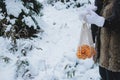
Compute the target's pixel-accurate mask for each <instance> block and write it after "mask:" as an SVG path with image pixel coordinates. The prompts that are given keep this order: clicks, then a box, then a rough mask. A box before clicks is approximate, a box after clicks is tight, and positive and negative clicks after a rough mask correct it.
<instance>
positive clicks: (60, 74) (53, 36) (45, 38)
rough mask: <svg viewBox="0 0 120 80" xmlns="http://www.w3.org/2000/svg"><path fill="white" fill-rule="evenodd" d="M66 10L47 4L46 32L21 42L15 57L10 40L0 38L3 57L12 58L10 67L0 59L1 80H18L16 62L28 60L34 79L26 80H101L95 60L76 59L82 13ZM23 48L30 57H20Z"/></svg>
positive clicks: (62, 6)
mask: <svg viewBox="0 0 120 80" xmlns="http://www.w3.org/2000/svg"><path fill="white" fill-rule="evenodd" d="M58 5H60V6H58ZM64 7H65V6H64V5H61V4H56V6H54V7H53V6H50V5H46V6H45V7H44V10H43V14H44V16H42V21H41V20H40V23H39V24H41V25H42V24H43V25H44V26H43V27H42V29H43V30H44V33H43V34H38V36H39V37H38V38H33V39H31V40H29V39H26V40H23V39H20V40H18V41H17V45H18V48H19V50H18V51H17V52H16V53H17V54H15V55H14V54H11V53H10V52H9V51H8V49H9V48H10V47H11V46H10V40H8V39H3V38H0V55H5V56H8V57H10V58H11V60H10V62H9V64H6V63H4V61H2V60H0V80H16V75H15V72H16V61H17V60H25V59H26V60H27V61H29V63H30V65H29V66H28V69H30V73H31V74H32V77H33V78H31V79H27V77H26V78H24V80H100V79H99V72H98V67H97V66H95V65H94V62H93V60H92V59H86V60H80V59H78V58H77V57H76V49H77V46H78V43H79V37H80V28H81V26H82V23H81V21H80V20H79V15H78V13H79V12H80V11H79V9H75V8H70V9H65V8H64ZM41 38H42V39H41ZM5 44H6V45H5ZM31 46H32V48H33V49H32V50H30V48H31ZM23 47H24V48H25V47H26V48H25V49H26V51H27V56H26V57H19V56H20V55H19V53H20V51H21V50H22V48H23ZM8 54H9V55H8ZM17 80H23V79H22V78H18V79H17Z"/></svg>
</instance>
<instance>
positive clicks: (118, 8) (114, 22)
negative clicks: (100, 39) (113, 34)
mask: <svg viewBox="0 0 120 80" xmlns="http://www.w3.org/2000/svg"><path fill="white" fill-rule="evenodd" d="M112 12H113V13H112V15H111V16H110V17H108V18H107V19H105V23H104V25H103V27H111V28H116V27H119V29H120V0H116V1H115V3H114V6H113V11H112Z"/></svg>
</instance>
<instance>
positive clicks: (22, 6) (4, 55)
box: [0, 0, 43, 80]
mask: <svg viewBox="0 0 120 80" xmlns="http://www.w3.org/2000/svg"><path fill="white" fill-rule="evenodd" d="M42 9H43V5H42V4H41V3H40V2H38V1H37V0H0V36H2V37H4V39H5V40H3V39H2V40H3V41H7V42H6V43H5V42H3V43H4V45H5V44H6V45H7V46H6V47H4V48H3V50H5V51H3V52H1V53H0V61H1V60H3V62H2V63H4V64H6V65H7V64H8V65H9V63H12V61H15V64H16V65H15V66H16V71H15V73H16V74H15V80H17V79H18V78H22V79H24V80H27V79H31V78H33V77H32V73H30V62H29V60H28V59H26V58H25V57H26V56H27V53H28V52H29V51H31V50H32V49H33V46H32V43H29V41H25V40H24V41H20V42H22V43H19V40H21V39H26V40H27V39H28V38H32V37H37V35H36V34H37V33H42V32H43V29H42V28H41V26H40V25H39V24H40V22H39V23H38V19H40V17H41V16H42V15H43V14H42V13H41V10H42ZM39 21H40V20H39ZM1 46H2V45H1ZM9 55H13V56H14V57H15V58H14V59H13V57H11V56H9ZM23 57H24V58H23Z"/></svg>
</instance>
